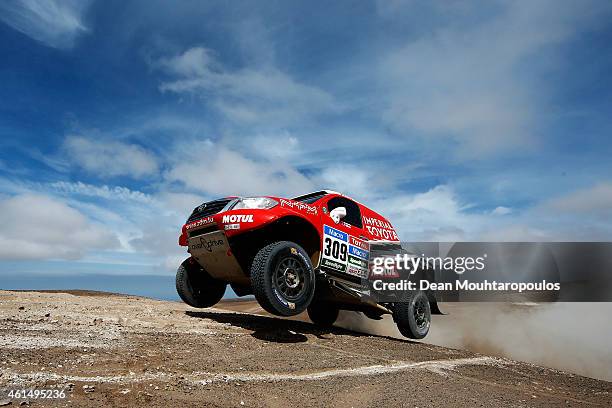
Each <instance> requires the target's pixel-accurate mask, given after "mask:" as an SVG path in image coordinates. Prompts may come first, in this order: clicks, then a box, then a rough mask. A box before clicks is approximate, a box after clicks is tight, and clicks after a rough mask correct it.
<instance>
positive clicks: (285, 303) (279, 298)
mask: <svg viewBox="0 0 612 408" xmlns="http://www.w3.org/2000/svg"><path fill="white" fill-rule="evenodd" d="M272 290H273V291H274V294H275V295H276V298H277V299H278V300H279V301H280V302H281V303H282V304H283V305H285V306H287V307H288V308H289V309H291V310H295V303H293V302H289V301H287V300H286V299H285V298H284V297H283V296H281V294H280V293H278V291H277V290H276V288H274V289H272Z"/></svg>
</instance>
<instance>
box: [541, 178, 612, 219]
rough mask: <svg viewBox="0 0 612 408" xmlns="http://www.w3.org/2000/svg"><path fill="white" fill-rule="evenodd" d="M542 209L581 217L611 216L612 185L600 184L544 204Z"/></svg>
mask: <svg viewBox="0 0 612 408" xmlns="http://www.w3.org/2000/svg"><path fill="white" fill-rule="evenodd" d="M542 207H543V208H544V209H552V210H555V211H558V212H563V213H575V214H580V215H583V216H598V217H606V218H608V217H610V216H612V183H600V184H597V185H595V186H592V187H589V188H585V189H581V190H577V191H574V192H571V193H569V194H566V195H564V196H561V197H557V198H554V199H551V200H549V201H547V202H545V203H544V204H543V205H542Z"/></svg>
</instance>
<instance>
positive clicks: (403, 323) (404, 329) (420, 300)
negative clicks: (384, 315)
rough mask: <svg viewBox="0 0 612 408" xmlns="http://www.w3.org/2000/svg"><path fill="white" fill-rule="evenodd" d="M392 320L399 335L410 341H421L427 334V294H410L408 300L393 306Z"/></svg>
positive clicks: (428, 308) (428, 310)
mask: <svg viewBox="0 0 612 408" xmlns="http://www.w3.org/2000/svg"><path fill="white" fill-rule="evenodd" d="M393 320H395V324H396V325H397V328H398V329H399V331H400V333H402V335H404V336H405V337H408V338H411V339H422V338H423V337H425V336H427V333H429V326H430V325H431V308H430V306H429V299H428V298H427V294H425V292H423V291H418V292H410V293H409V294H408V298H407V299H406V300H405V301H403V302H399V303H396V304H395V305H394V306H393Z"/></svg>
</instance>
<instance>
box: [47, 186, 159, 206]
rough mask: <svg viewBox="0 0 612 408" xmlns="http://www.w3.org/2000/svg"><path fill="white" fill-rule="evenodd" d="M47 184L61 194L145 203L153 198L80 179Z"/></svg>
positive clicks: (123, 188) (126, 189)
mask: <svg viewBox="0 0 612 408" xmlns="http://www.w3.org/2000/svg"><path fill="white" fill-rule="evenodd" d="M48 186H49V187H50V189H51V190H53V191H55V192H57V193H61V194H76V195H82V196H89V197H98V198H104V199H107V200H121V201H136V202H141V203H145V204H149V203H151V202H152V201H153V198H152V197H151V196H150V195H148V194H145V193H143V192H141V191H134V190H130V189H129V188H126V187H121V186H107V185H100V186H94V185H92V184H85V183H83V182H80V181H78V182H76V183H71V182H67V181H58V182H55V183H50V184H48Z"/></svg>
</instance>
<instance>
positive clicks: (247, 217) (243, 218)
mask: <svg viewBox="0 0 612 408" xmlns="http://www.w3.org/2000/svg"><path fill="white" fill-rule="evenodd" d="M226 222H253V214H232V215H224V216H223V223H224V224H225V223H226Z"/></svg>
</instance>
